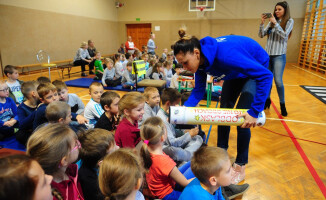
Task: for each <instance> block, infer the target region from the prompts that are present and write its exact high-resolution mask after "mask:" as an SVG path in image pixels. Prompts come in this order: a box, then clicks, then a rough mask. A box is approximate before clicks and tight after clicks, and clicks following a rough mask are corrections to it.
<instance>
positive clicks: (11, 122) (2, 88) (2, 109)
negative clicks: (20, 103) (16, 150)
mask: <svg viewBox="0 0 326 200" xmlns="http://www.w3.org/2000/svg"><path fill="white" fill-rule="evenodd" d="M8 96H9V87H8V86H7V84H6V82H5V81H3V80H0V140H3V139H4V138H6V137H8V136H10V135H13V133H14V126H16V125H17V121H18V117H17V107H16V103H15V102H14V100H13V99H12V98H10V97H8Z"/></svg>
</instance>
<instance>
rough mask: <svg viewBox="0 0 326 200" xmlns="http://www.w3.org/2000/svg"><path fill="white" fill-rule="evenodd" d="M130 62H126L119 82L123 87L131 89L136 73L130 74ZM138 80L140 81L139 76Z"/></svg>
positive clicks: (133, 86)
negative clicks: (125, 67) (125, 68)
mask: <svg viewBox="0 0 326 200" xmlns="http://www.w3.org/2000/svg"><path fill="white" fill-rule="evenodd" d="M131 72H132V62H128V63H127V70H125V71H124V73H123V76H122V80H121V84H122V87H124V88H129V89H130V90H133V89H134V88H135V87H136V78H137V75H136V74H132V73H131ZM138 81H140V78H138Z"/></svg>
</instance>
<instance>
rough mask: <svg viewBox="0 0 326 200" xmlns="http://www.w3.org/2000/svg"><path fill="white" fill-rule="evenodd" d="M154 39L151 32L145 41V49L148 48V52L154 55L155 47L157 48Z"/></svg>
mask: <svg viewBox="0 0 326 200" xmlns="http://www.w3.org/2000/svg"><path fill="white" fill-rule="evenodd" d="M154 39H155V34H154V33H152V32H151V34H150V35H149V40H148V42H147V49H148V53H149V54H152V55H155V49H156V48H157V46H156V45H155V42H154Z"/></svg>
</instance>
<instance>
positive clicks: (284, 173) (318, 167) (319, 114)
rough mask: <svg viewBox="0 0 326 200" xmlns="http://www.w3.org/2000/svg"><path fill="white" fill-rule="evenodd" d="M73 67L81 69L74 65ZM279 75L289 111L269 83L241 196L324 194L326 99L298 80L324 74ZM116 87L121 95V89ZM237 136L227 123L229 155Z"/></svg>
mask: <svg viewBox="0 0 326 200" xmlns="http://www.w3.org/2000/svg"><path fill="white" fill-rule="evenodd" d="M77 70H80V69H73V71H77ZM42 75H43V76H48V73H47V72H45V70H43V74H42ZM317 75H318V74H317ZM39 76H41V73H36V74H31V75H21V76H20V79H21V80H24V81H27V80H36V78H37V77H39ZM51 76H52V80H54V79H56V78H58V74H57V72H55V71H51ZM77 78H80V73H76V74H74V75H72V77H71V78H70V79H68V78H67V76H66V77H65V79H64V81H67V80H72V79H77ZM283 81H284V86H285V100H286V108H287V110H288V113H289V114H288V117H285V118H284V119H285V121H280V120H279V116H278V113H280V108H279V100H278V95H277V92H276V89H275V85H273V90H272V96H271V98H272V101H273V103H274V105H275V107H274V106H271V108H270V109H267V110H265V113H266V116H267V118H269V119H267V121H266V124H265V126H264V127H263V128H259V127H257V128H254V129H252V133H251V134H252V135H251V143H250V150H249V163H248V165H247V166H246V179H245V181H244V182H245V183H249V184H250V188H249V190H248V191H247V192H246V193H245V194H244V195H243V196H242V199H244V200H265V199H266V200H267V199H273V200H275V199H293V200H297V199H300V200H301V199H318V200H319V199H325V198H326V188H325V184H326V146H325V145H326V122H325V116H326V105H325V104H324V103H322V102H321V101H319V100H318V99H317V98H315V97H314V96H312V95H311V94H309V93H308V92H306V91H305V90H304V89H302V88H301V87H300V85H310V86H326V77H325V76H324V75H319V76H316V75H314V74H311V73H309V72H306V71H304V70H302V69H300V68H298V67H296V65H295V64H287V66H286V69H285V72H284V76H283ZM69 92H70V93H76V94H77V95H78V96H79V97H80V98H81V99H82V100H83V102H84V104H85V105H86V104H87V102H88V101H89V99H90V97H89V95H88V89H87V88H74V87H69ZM118 93H119V94H120V95H123V94H124V93H125V92H120V91H118ZM201 103H202V104H204V103H206V102H205V101H202V102H201ZM215 106H216V102H212V105H211V107H214V108H215ZM286 120H289V121H286ZM203 130H204V131H205V132H206V134H207V133H208V130H209V126H208V125H205V126H203ZM279 134H281V135H279ZM292 134H293V136H294V137H296V138H300V139H305V140H309V141H303V140H299V139H291V138H290V137H289V135H292ZM236 139H237V134H236V128H235V127H232V128H231V133H230V140H229V146H230V147H229V150H228V152H229V154H230V156H231V157H235V156H236ZM311 141H315V142H319V143H322V144H318V143H313V142H311ZM216 143H217V126H212V130H211V134H210V138H209V141H208V145H209V146H216ZM238 199H241V198H238Z"/></svg>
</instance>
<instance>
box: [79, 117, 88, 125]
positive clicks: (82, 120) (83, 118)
mask: <svg viewBox="0 0 326 200" xmlns="http://www.w3.org/2000/svg"><path fill="white" fill-rule="evenodd" d="M76 119H77V122H78V124H86V123H88V119H86V118H85V117H84V116H82V115H77V117H76Z"/></svg>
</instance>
